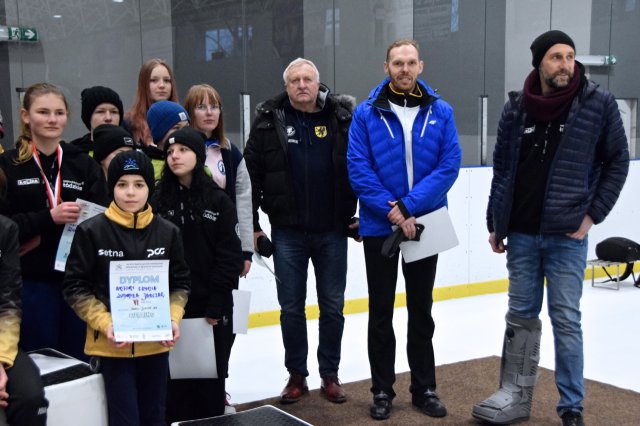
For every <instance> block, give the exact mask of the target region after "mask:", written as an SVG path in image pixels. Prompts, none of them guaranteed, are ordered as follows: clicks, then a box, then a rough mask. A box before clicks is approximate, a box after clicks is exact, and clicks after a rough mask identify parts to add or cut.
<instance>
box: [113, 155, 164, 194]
mask: <svg viewBox="0 0 640 426" xmlns="http://www.w3.org/2000/svg"><path fill="white" fill-rule="evenodd" d="M124 175H139V176H142V178H143V179H144V181H145V182H146V184H147V186H148V187H149V197H151V194H153V190H154V189H155V186H156V182H155V173H154V171H153V164H151V159H149V157H147V155H146V154H144V153H142V152H140V151H122V152H120V153H118V155H116V156H115V157H113V160H111V163H110V164H109V170H108V171H107V183H108V185H109V193H110V194H113V189H114V188H115V187H116V183H118V180H119V179H120V178H121V177H122V176H124Z"/></svg>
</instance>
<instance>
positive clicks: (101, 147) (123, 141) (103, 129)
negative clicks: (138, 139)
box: [93, 124, 134, 163]
mask: <svg viewBox="0 0 640 426" xmlns="http://www.w3.org/2000/svg"><path fill="white" fill-rule="evenodd" d="M125 146H128V147H131V148H133V147H134V146H133V138H132V137H131V134H130V133H129V132H127V131H126V130H125V129H123V128H122V127H120V126H114V125H113V124H101V125H99V126H98V127H96V128H95V129H93V159H94V160H96V161H97V162H98V163H100V162H101V161H102V160H104V159H105V158H107V157H108V156H109V154H111V153H112V152H113V151H115V150H116V149H118V148H122V147H125Z"/></svg>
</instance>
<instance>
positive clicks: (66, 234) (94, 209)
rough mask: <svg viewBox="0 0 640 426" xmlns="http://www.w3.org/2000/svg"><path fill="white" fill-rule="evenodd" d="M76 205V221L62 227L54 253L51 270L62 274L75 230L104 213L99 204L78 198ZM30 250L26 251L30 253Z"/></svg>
mask: <svg viewBox="0 0 640 426" xmlns="http://www.w3.org/2000/svg"><path fill="white" fill-rule="evenodd" d="M76 203H78V205H79V206H80V216H79V217H78V220H76V221H75V222H74V223H67V224H66V225H64V229H63V230H62V236H61V237H60V243H59V244H58V251H57V252H56V261H55V263H54V265H53V268H54V269H55V270H57V271H61V272H64V269H65V267H66V265H67V258H68V257H69V252H70V251H71V243H72V242H73V237H74V236H75V235H76V228H77V227H78V225H80V224H81V223H82V222H84V221H85V220H87V219H90V218H92V217H94V216H97V215H99V214H100V213H104V211H105V210H106V207H103V206H101V205H99V204H95V203H92V202H91V201H86V200H82V199H80V198H78V199H77V200H76ZM30 250H31V249H29V250H27V251H30Z"/></svg>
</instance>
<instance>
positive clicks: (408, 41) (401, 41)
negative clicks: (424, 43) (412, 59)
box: [386, 38, 420, 62]
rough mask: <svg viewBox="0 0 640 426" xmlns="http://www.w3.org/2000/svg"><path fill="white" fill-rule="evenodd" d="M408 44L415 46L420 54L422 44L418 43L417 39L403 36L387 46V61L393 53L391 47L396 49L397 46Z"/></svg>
mask: <svg viewBox="0 0 640 426" xmlns="http://www.w3.org/2000/svg"><path fill="white" fill-rule="evenodd" d="M407 45H408V46H413V47H415V48H416V50H417V51H418V55H419V54H420V46H419V45H418V42H417V41H415V40H411V39H410V38H401V39H399V40H396V41H394V42H393V43H391V44H390V45H389V47H387V59H386V62H389V53H391V49H395V48H396V47H400V46H407Z"/></svg>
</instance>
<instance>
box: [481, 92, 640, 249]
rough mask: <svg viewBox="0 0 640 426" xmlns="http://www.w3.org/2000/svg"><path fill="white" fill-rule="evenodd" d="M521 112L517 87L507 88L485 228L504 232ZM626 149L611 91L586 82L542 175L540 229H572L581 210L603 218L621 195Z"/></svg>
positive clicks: (596, 220) (598, 219) (500, 235)
mask: <svg viewBox="0 0 640 426" xmlns="http://www.w3.org/2000/svg"><path fill="white" fill-rule="evenodd" d="M525 121H526V112H525V111H524V109H523V107H522V92H511V93H509V101H508V102H507V103H506V105H505V107H504V111H503V112H502V117H501V119H500V124H499V126H498V137H497V142H496V147H495V150H494V153H493V180H492V182H491V194H490V196H489V206H488V208H487V227H488V229H489V232H495V233H496V239H497V240H500V239H503V238H505V237H506V236H507V233H508V231H509V229H508V227H509V220H510V213H511V206H512V203H513V188H514V183H515V178H516V170H517V167H518V158H519V155H520V145H521V141H522V134H523V132H524V123H525ZM628 170H629V150H628V145H627V137H626V136H625V132H624V127H623V126H622V120H621V119H620V111H619V110H618V105H617V103H616V100H615V98H614V97H613V95H612V94H611V93H609V92H607V91H605V90H602V89H599V88H598V85H597V84H596V83H594V82H593V81H587V83H586V84H585V85H584V87H583V88H582V90H581V92H579V93H578V95H577V96H576V97H575V99H574V100H573V103H572V104H571V108H570V110H569V115H568V117H567V122H566V125H565V130H564V133H563V136H562V139H561V140H560V144H559V146H558V151H557V152H556V155H555V157H554V158H553V162H552V163H551V169H550V171H549V178H548V180H547V187H546V191H545V200H544V208H543V211H542V217H541V220H540V228H541V229H540V232H541V233H544V234H550V233H570V232H574V231H576V230H577V229H578V228H579V227H580V224H581V223H582V220H583V219H584V217H585V215H587V214H588V215H589V216H591V218H592V219H593V222H594V223H596V224H598V223H600V222H602V221H603V220H604V219H605V217H606V216H607V214H609V212H610V211H611V209H612V208H613V205H614V204H615V203H616V200H617V199H618V195H620V190H621V189H622V186H623V185H624V182H625V180H626V178H627V172H628Z"/></svg>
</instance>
